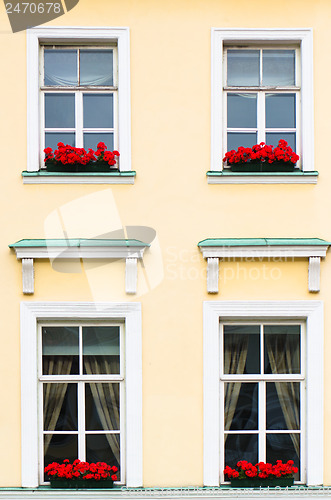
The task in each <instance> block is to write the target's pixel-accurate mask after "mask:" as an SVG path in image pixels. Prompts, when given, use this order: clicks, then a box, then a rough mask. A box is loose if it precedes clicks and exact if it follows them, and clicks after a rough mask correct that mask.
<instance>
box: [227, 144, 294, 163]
mask: <svg viewBox="0 0 331 500" xmlns="http://www.w3.org/2000/svg"><path fill="white" fill-rule="evenodd" d="M298 160H299V156H298V155H297V154H296V153H295V152H294V151H293V150H292V148H290V146H288V144H287V142H286V141H284V140H283V139H281V140H280V141H279V142H278V146H277V147H275V148H274V147H273V146H267V144H265V143H264V142H261V143H260V144H255V146H253V147H252V148H244V147H242V146H239V148H238V150H237V151H235V150H234V149H232V150H231V151H228V152H227V153H225V156H224V158H223V162H224V163H225V162H228V165H233V164H234V163H247V162H250V161H262V162H267V163H274V162H276V161H284V162H286V163H293V164H295V163H296V162H297V161H298Z"/></svg>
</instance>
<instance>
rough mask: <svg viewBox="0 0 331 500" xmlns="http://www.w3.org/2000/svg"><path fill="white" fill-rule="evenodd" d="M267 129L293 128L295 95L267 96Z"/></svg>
mask: <svg viewBox="0 0 331 500" xmlns="http://www.w3.org/2000/svg"><path fill="white" fill-rule="evenodd" d="M265 112H266V127H267V128H295V94H267V95H266V102H265Z"/></svg>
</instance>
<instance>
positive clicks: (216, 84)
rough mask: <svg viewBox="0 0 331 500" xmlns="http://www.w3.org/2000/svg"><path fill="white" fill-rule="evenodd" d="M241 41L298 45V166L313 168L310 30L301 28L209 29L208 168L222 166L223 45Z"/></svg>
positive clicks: (221, 167)
mask: <svg viewBox="0 0 331 500" xmlns="http://www.w3.org/2000/svg"><path fill="white" fill-rule="evenodd" d="M240 42H244V43H245V44H246V43H248V44H249V43H250V42H252V43H255V44H259V45H261V46H263V45H264V44H275V47H277V46H280V45H282V46H284V44H288V45H289V46H290V45H291V44H292V45H293V44H299V45H300V58H299V59H300V61H301V110H300V114H301V126H300V124H299V127H298V124H297V128H298V129H299V131H300V135H301V137H298V138H297V143H298V142H299V143H300V144H301V148H300V150H301V151H300V153H301V155H300V156H301V162H302V165H301V169H302V171H303V172H310V171H314V170H315V169H314V103H313V32H312V29H311V28H303V29H267V28H266V29H240V28H228V29H220V28H213V29H212V32H211V167H210V170H211V171H221V170H222V169H223V166H222V165H223V163H222V159H223V156H224V155H223V153H224V148H223V140H224V134H223V128H224V118H223V116H224V113H225V112H226V109H225V108H224V98H223V90H222V89H223V74H224V70H223V51H224V45H225V44H226V45H230V44H235V43H240Z"/></svg>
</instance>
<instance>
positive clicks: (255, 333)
mask: <svg viewBox="0 0 331 500" xmlns="http://www.w3.org/2000/svg"><path fill="white" fill-rule="evenodd" d="M223 373H228V374H232V375H233V374H235V373H237V374H239V373H260V327H259V325H224V372H223Z"/></svg>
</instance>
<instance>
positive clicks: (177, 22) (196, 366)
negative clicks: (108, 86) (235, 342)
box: [0, 0, 331, 486]
mask: <svg viewBox="0 0 331 500" xmlns="http://www.w3.org/2000/svg"><path fill="white" fill-rule="evenodd" d="M330 18H331V3H330V2H329V0H314V1H313V0H290V1H289V0H278V1H277V2H271V1H270V0H250V1H249V2H248V1H247V0H231V2H229V1H228V0H200V1H199V0H167V1H165V0H164V1H162V0H140V1H137V0H135V1H134V0H131V1H130V0H121V1H115V0H93V2H92V0H80V2H79V4H78V5H77V6H76V7H75V8H74V9H73V10H72V11H70V12H68V13H67V14H66V15H65V16H62V17H60V18H59V19H57V20H55V21H53V22H51V23H49V25H53V26H105V25H109V26H128V27H129V28H130V37H131V98H132V100H131V104H132V106H131V111H132V165H133V169H134V170H136V171H137V177H136V181H135V185H134V186H129V185H127V186H120V185H116V186H97V185H63V186H61V185H23V183H22V179H21V176H20V174H21V171H22V170H26V34H25V32H21V33H17V34H12V33H11V31H10V26H9V22H8V19H7V17H6V14H5V12H4V8H2V9H1V12H0V42H1V43H0V60H1V63H2V64H1V65H2V78H1V83H0V85H1V86H2V90H1V92H0V99H1V105H0V110H1V119H0V137H1V139H2V141H1V142H2V149H1V153H2V155H1V156H2V162H1V163H2V172H3V176H2V179H3V187H2V192H1V203H2V205H3V208H2V225H1V245H0V275H1V276H2V286H1V288H0V298H1V304H2V334H1V340H2V342H1V345H2V349H1V354H0V380H1V412H0V443H1V449H2V453H1V456H0V471H1V472H0V486H19V485H20V484H21V483H20V481H21V476H20V467H19V463H20V458H19V457H20V378H19V377H20V347H19V302H20V301H21V300H29V301H42V300H49V301H52V300H87V301H88V300H97V299H99V300H100V299H102V300H118V301H121V300H133V301H135V300H137V301H141V303H142V311H143V325H142V326H143V460H144V463H143V470H144V486H153V485H160V486H163V485H164V486H185V485H202V473H203V462H202V449H203V434H202V421H203V408H202V369H203V366H202V302H203V301H204V300H237V299H238V300H239V299H240V300H250V299H254V300H263V299H273V300H301V299H309V300H316V299H318V300H323V301H325V358H326V360H328V358H329V357H330V354H331V340H330V338H329V335H328V332H329V330H330V328H331V315H330V312H329V311H330V305H331V279H330V278H331V257H330V256H329V257H328V258H327V259H326V261H325V262H323V264H322V270H321V292H320V293H319V294H315V295H314V294H309V293H308V287H307V270H308V265H307V261H296V262H295V263H268V262H259V263H258V262H256V263H240V264H237V263H232V264H226V266H221V284H220V290H221V291H220V293H219V295H218V296H210V295H208V294H207V293H206V262H205V261H204V260H203V258H202V256H201V254H200V252H199V251H198V249H197V246H196V245H197V243H198V241H200V240H202V239H204V238H208V237H292V238H293V237H320V238H324V239H326V240H328V241H330V240H331V227H330V222H329V213H330V194H329V190H330V183H331V169H330V166H329V164H328V161H325V160H326V158H328V152H329V141H330V139H329V136H330V124H329V116H330V115H331V100H330V98H329V88H328V85H326V82H329V81H330V80H331V67H330V65H329V64H327V61H329V57H330V54H329V29H330V23H329V20H330ZM211 27H250V28H254V27H256V28H261V27H263V28H265V27H271V28H273V27H274V28H278V27H294V28H296V27H313V29H314V92H315V169H316V170H318V171H319V172H320V176H319V179H318V183H317V185H255V186H250V185H208V184H207V181H206V176H205V173H206V171H207V170H209V168H210V30H211ZM88 195H91V197H92V198H91V199H90V200H87V201H86V198H85V197H86V196H88ZM92 199H98V200H100V206H98V204H95V203H93V202H92V201H91V200H92ZM107 203H112V204H113V207H116V209H117V211H118V214H116V213H115V208H114V213H112V214H111V217H110V218H109V214H108V212H107V211H102V210H100V209H99V208H100V207H102V206H107ZM72 204H73V205H72ZM63 207H65V213H66V222H65V223H66V224H68V226H70V234H69V236H71V237H74V236H79V237H89V236H94V235H96V234H100V232H99V231H103V230H104V229H105V228H106V230H107V229H109V230H111V229H113V228H114V227H115V226H116V224H117V221H118V217H119V218H120V220H121V223H122V224H123V225H124V226H129V225H131V226H134V225H143V226H150V227H152V228H154V229H155V230H156V232H157V238H158V244H159V248H160V253H158V251H157V248H152V250H153V251H152V250H151V252H150V253H151V255H150V256H149V257H148V252H147V253H146V259H148V258H149V259H150V269H151V270H152V271H151V276H150V277H149V279H150V280H151V284H150V285H148V284H146V282H145V281H144V277H143V276H144V271H143V270H142V269H139V279H138V286H139V290H138V295H137V297H134V296H133V297H132V296H128V295H125V293H124V264H123V263H117V264H110V265H108V266H105V267H104V268H95V269H90V267H89V265H88V264H87V263H86V264H85V265H84V268H83V272H82V273H80V274H72V273H70V274H64V273H58V272H55V271H54V270H52V268H51V266H50V264H49V263H46V262H37V263H36V265H35V274H36V290H35V294H34V295H33V296H31V297H28V296H23V295H22V284H21V264H20V263H19V262H17V260H16V257H15V254H14V252H11V251H9V249H8V248H7V245H8V244H9V243H13V242H15V241H17V240H19V239H22V238H44V237H46V236H45V234H46V233H47V236H49V237H50V236H53V237H60V236H61V234H60V233H61V231H60V230H59V226H58V223H57V222H56V214H57V215H59V213H62V212H61V210H62V208H63ZM70 207H71V208H72V207H78V210H74V209H72V210H71V209H70ZM79 207H80V208H79ZM66 210H67V211H66ZM70 210H71V211H70ZM54 211H55V215H54ZM112 217H114V218H112ZM52 230H53V231H54V234H51V233H52ZM153 257H154V262H152V260H153ZM162 266H163V267H162ZM252 268H254V269H255V271H252ZM275 269H276V271H275ZM250 273H251V274H250ZM230 276H233V278H232V279H230ZM256 276H258V279H256ZM272 276H273V278H272ZM275 276H277V278H275ZM222 278H223V280H222ZM224 279H225V283H224ZM157 283H159V284H158V285H157V286H155V284H157ZM154 286H155V287H154ZM330 379H331V367H330V363H326V365H325V463H324V467H325V469H324V470H325V474H324V479H325V484H331V452H330V451H329V450H330V449H331V424H330V422H331V419H330V416H331V415H330V414H331V387H330V385H328V381H329V380H330ZM4 450H5V452H4ZM13 463H14V464H15V466H14V467H13Z"/></svg>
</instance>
